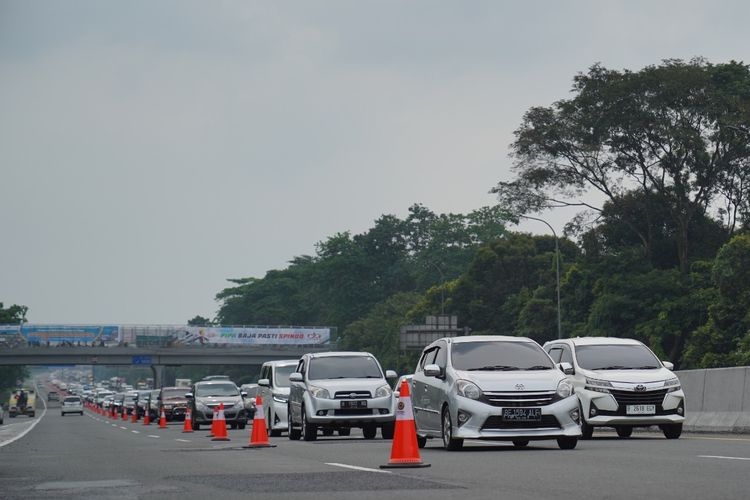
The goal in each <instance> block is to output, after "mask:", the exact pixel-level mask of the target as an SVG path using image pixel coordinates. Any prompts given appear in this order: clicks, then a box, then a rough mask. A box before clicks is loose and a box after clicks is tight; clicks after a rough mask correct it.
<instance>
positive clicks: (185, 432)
mask: <svg viewBox="0 0 750 500" xmlns="http://www.w3.org/2000/svg"><path fill="white" fill-rule="evenodd" d="M191 432H193V431H182V433H183V434H189V433H191Z"/></svg>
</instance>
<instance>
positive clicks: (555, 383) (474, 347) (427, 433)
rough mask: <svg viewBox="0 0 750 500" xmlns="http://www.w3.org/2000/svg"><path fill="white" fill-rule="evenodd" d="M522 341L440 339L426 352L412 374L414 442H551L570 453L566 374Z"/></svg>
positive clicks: (574, 434) (574, 438) (572, 439)
mask: <svg viewBox="0 0 750 500" xmlns="http://www.w3.org/2000/svg"><path fill="white" fill-rule="evenodd" d="M569 368H570V365H563V366H559V365H555V364H554V363H553V362H552V360H551V359H550V357H549V356H548V355H547V353H546V352H544V350H543V349H542V348H541V346H539V344H537V343H536V342H534V341H533V340H531V339H529V338H525V337H505V336H499V335H478V336H466V337H454V338H443V339H438V340H436V341H435V342H433V343H432V344H430V345H428V346H427V347H425V349H424V350H423V351H422V355H421V357H420V359H419V362H418V364H417V367H416V370H415V371H414V375H413V376H412V393H411V394H412V405H413V408H414V421H415V424H416V427H417V444H418V445H419V447H423V446H425V444H426V442H427V439H428V438H441V439H442V441H443V447H444V448H445V449H446V450H451V451H452V450H459V449H461V447H462V446H463V444H464V439H482V440H504V441H512V442H513V444H514V445H515V446H516V447H524V446H526V445H528V444H529V441H531V440H540V439H556V440H557V444H558V446H559V447H560V448H562V449H572V448H575V446H576V444H577V443H578V438H579V437H580V435H581V429H580V427H579V425H578V424H579V410H578V398H576V396H575V395H574V394H573V393H572V386H571V384H570V383H569V382H568V381H567V380H566V378H565V373H563V370H564V369H569Z"/></svg>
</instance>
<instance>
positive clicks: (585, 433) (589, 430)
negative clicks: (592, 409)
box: [578, 405, 594, 439]
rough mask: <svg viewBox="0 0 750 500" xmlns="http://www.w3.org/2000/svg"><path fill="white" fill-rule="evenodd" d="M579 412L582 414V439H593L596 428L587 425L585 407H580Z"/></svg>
mask: <svg viewBox="0 0 750 500" xmlns="http://www.w3.org/2000/svg"><path fill="white" fill-rule="evenodd" d="M578 411H579V412H580V413H581V439H591V437H592V436H593V435H594V426H593V425H589V424H587V423H586V418H585V417H584V416H583V406H582V405H579V406H578Z"/></svg>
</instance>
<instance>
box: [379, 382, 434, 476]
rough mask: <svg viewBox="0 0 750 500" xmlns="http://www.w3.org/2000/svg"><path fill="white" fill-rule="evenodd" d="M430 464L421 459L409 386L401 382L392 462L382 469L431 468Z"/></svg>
mask: <svg viewBox="0 0 750 500" xmlns="http://www.w3.org/2000/svg"><path fill="white" fill-rule="evenodd" d="M429 466H430V464H426V463H424V462H422V459H421V458H420V457H419V446H418V445H417V428H416V426H415V425H414V413H413V411H412V408H411V395H410V394H409V384H408V383H407V382H406V380H404V381H403V382H401V390H400V391H399V396H398V407H397V408H396V428H395V429H394V432H393V445H392V446H391V460H390V461H389V462H388V463H387V464H385V465H381V466H380V468H381V469H391V468H402V467H429Z"/></svg>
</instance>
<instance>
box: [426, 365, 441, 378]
mask: <svg viewBox="0 0 750 500" xmlns="http://www.w3.org/2000/svg"><path fill="white" fill-rule="evenodd" d="M424 374H425V375H427V376H428V377H437V378H440V377H441V376H442V375H443V370H441V369H440V367H439V366H438V365H427V366H425V367H424Z"/></svg>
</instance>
